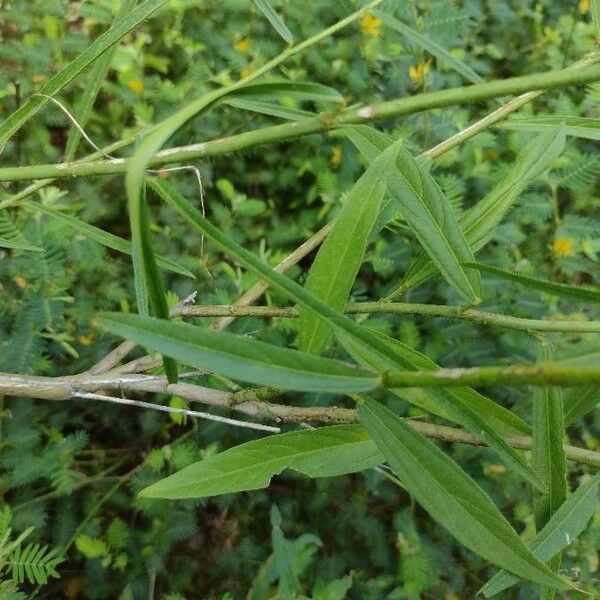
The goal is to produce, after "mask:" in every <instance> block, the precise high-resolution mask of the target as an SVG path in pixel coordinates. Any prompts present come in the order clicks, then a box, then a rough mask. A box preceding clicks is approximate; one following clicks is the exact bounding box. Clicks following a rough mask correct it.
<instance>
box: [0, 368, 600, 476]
mask: <svg viewBox="0 0 600 600" xmlns="http://www.w3.org/2000/svg"><path fill="white" fill-rule="evenodd" d="M102 389H113V390H119V391H130V392H148V393H162V394H175V395H177V396H180V397H182V398H184V399H185V400H188V401H190V402H201V403H202V404H206V405H208V406H213V407H216V408H223V409H228V410H233V411H235V412H239V413H242V414H245V415H247V416H249V417H253V418H259V419H266V420H271V421H275V422H281V421H286V422H291V423H306V422H309V423H310V422H312V423H323V424H343V423H357V422H358V415H357V412H356V411H355V410H353V409H350V408H342V407H337V406H330V407H320V406H315V407H306V406H287V405H283V404H272V403H269V402H266V401H265V400H263V399H261V398H264V397H270V396H274V395H275V394H276V392H275V391H274V390H269V389H268V388H267V389H262V390H242V391H240V392H233V393H232V392H225V391H222V390H215V389H212V388H205V387H202V386H198V385H193V384H189V383H175V384H169V382H168V381H167V380H166V378H164V377H152V376H148V375H132V376H131V375H130V376H122V377H110V376H108V375H104V376H86V377H83V376H81V375H79V376H71V377H35V376H23V375H13V374H10V373H0V395H2V394H4V395H6V396H21V397H28V398H39V399H45V400H67V399H73V398H76V397H77V394H81V393H85V391H86V390H87V391H93V390H102ZM111 401H112V399H111ZM144 404H148V405H149V406H146V408H152V409H157V410H162V409H163V408H165V407H163V406H162V405H157V404H152V403H144ZM157 407H160V408H157ZM211 416H214V415H211ZM407 422H408V423H409V424H410V425H411V427H414V428H415V429H416V430H417V431H419V432H420V433H422V434H423V435H425V436H426V437H429V438H432V439H437V440H440V441H443V442H448V443H461V444H469V445H475V446H486V445H487V444H486V442H485V440H483V439H481V438H479V437H477V436H475V435H472V434H470V433H468V432H466V431H464V430H462V429H458V428H455V427H446V426H443V425H435V424H432V423H424V422H422V421H416V420H413V419H407ZM506 441H507V442H508V443H509V444H510V445H511V446H513V447H515V448H520V449H523V450H529V449H531V438H529V437H524V436H519V437H508V438H506ZM565 452H566V454H567V457H568V458H569V459H570V460H573V461H575V462H578V463H581V464H586V465H590V466H594V467H600V452H593V451H591V450H586V449H584V448H577V447H576V446H570V445H566V446H565Z"/></svg>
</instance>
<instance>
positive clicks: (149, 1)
mask: <svg viewBox="0 0 600 600" xmlns="http://www.w3.org/2000/svg"><path fill="white" fill-rule="evenodd" d="M167 2H168V0H146V2H143V3H142V4H140V6H138V7H137V8H136V9H135V10H133V11H132V12H131V13H130V14H129V15H128V16H127V17H125V18H124V19H121V20H120V21H119V22H118V23H116V24H115V25H114V26H113V27H111V28H110V29H109V30H108V31H105V32H104V33H103V34H102V35H100V36H98V37H97V38H96V39H95V40H94V41H93V42H92V43H91V44H90V45H89V46H88V47H87V48H86V49H85V50H84V51H83V52H82V53H81V54H79V55H78V56H77V58H75V59H73V60H72V61H71V62H70V63H69V64H68V65H66V66H65V67H63V68H62V69H61V70H60V71H59V72H58V73H56V75H54V76H53V77H52V78H51V79H50V80H49V81H48V82H47V83H45V84H44V85H43V86H42V87H41V88H40V90H39V93H40V94H45V95H47V96H54V95H55V94H56V93H58V92H59V91H60V90H61V89H62V88H64V87H65V86H66V85H67V84H68V83H70V82H71V81H72V80H73V79H74V78H75V77H77V75H79V73H81V71H83V70H84V69H85V68H86V67H88V66H89V65H90V64H92V63H93V62H94V61H95V60H96V59H97V58H98V57H100V56H101V55H102V54H103V53H104V52H106V51H107V50H108V49H109V48H111V47H112V46H114V45H115V44H116V43H117V42H119V40H121V39H122V38H123V37H124V36H125V35H127V34H128V33H129V32H130V31H131V30H132V29H134V28H135V27H137V26H138V25H139V24H140V23H142V22H143V21H145V20H146V19H147V18H148V17H150V16H151V15H152V13H154V12H156V11H157V10H158V9H159V8H162V7H163V6H165V5H166V4H167ZM47 101H48V100H47V99H46V98H43V97H40V96H33V97H31V98H28V99H27V100H26V101H25V102H24V103H23V105H22V106H21V107H20V108H19V109H18V110H16V111H15V112H14V113H13V114H12V115H10V116H9V117H8V118H7V119H6V120H5V121H4V122H3V123H2V124H0V147H2V146H3V145H4V144H5V143H6V141H7V140H8V139H9V138H10V137H11V136H12V135H13V134H14V133H15V132H16V131H17V130H18V129H19V128H20V127H21V126H22V125H23V123H25V121H27V120H28V119H29V118H30V117H31V116H32V115H34V114H35V113H36V112H37V111H38V110H39V109H40V108H41V107H42V106H44V104H46V102H47Z"/></svg>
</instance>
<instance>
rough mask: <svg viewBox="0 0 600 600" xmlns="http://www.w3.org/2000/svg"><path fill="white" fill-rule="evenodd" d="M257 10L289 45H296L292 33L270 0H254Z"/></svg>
mask: <svg viewBox="0 0 600 600" xmlns="http://www.w3.org/2000/svg"><path fill="white" fill-rule="evenodd" d="M253 2H254V4H255V5H256V8H258V10H260V12H261V13H262V14H263V15H264V16H265V17H266V18H267V20H268V21H269V23H271V25H273V29H275V31H276V32H277V33H278V34H279V35H280V36H281V37H282V38H283V39H284V40H285V41H286V42H287V43H288V44H293V43H294V36H293V35H292V32H291V31H290V30H289V29H288V28H287V27H286V24H285V23H284V22H283V19H282V18H281V17H280V16H279V15H278V14H277V13H276V12H275V9H274V8H273V7H272V6H271V3H270V2H269V0H253Z"/></svg>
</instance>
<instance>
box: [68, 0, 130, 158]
mask: <svg viewBox="0 0 600 600" xmlns="http://www.w3.org/2000/svg"><path fill="white" fill-rule="evenodd" d="M136 2H137V0H121V5H120V7H119V11H118V12H117V14H116V15H115V19H114V21H113V27H114V26H116V25H118V24H119V22H120V21H122V20H123V19H124V18H125V17H126V16H127V15H128V14H129V13H130V12H131V11H132V9H133V7H134V6H135V4H136ZM115 50H116V45H114V46H113V47H112V48H109V49H108V50H107V51H106V52H105V53H104V54H103V55H102V56H101V57H100V58H99V59H98V60H97V61H96V62H95V63H94V66H93V67H92V69H91V70H90V73H89V75H88V77H87V80H86V84H85V86H84V88H83V93H82V95H81V98H80V100H79V102H78V103H77V107H76V108H75V110H74V111H73V114H74V116H75V118H76V119H77V122H78V123H79V125H81V127H82V128H84V129H85V126H86V124H87V122H88V120H89V118H90V115H91V114H92V110H93V108H94V102H95V101H96V98H97V96H98V93H99V92H100V88H101V87H102V84H103V83H104V79H105V78H106V74H107V73H108V69H109V68H110V63H111V61H112V58H113V56H114V53H115ZM80 139H81V132H80V131H79V129H77V127H72V128H71V130H70V131H69V137H68V138H67V145H66V149H65V162H70V161H71V160H73V157H74V156H75V151H76V150H77V145H78V144H79V140H80Z"/></svg>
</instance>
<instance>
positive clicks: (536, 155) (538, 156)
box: [391, 127, 565, 296]
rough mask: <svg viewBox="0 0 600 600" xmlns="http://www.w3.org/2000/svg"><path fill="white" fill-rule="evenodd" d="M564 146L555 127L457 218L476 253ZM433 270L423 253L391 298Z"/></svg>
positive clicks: (562, 133)
mask: <svg viewBox="0 0 600 600" xmlns="http://www.w3.org/2000/svg"><path fill="white" fill-rule="evenodd" d="M564 145H565V130H564V128H563V127H558V128H556V127H554V128H553V129H552V130H550V131H547V132H546V133H544V134H542V135H540V136H539V137H537V138H535V139H534V140H532V141H531V142H530V143H529V144H527V145H526V146H525V148H524V149H523V150H522V152H521V153H520V154H519V156H518V157H517V160H516V162H515V164H514V165H513V167H512V168H511V170H510V171H509V173H508V175H507V176H506V177H505V178H504V179H503V180H502V181H501V182H500V183H499V184H498V185H497V186H496V187H495V188H494V189H493V190H492V191H491V192H490V193H489V194H487V195H486V196H485V197H484V198H483V200H481V202H478V203H477V204H476V205H475V206H473V208H470V209H469V210H466V211H465V212H464V213H463V214H462V215H461V216H460V219H459V223H460V226H461V228H462V230H463V232H464V234H465V237H466V238H467V241H468V243H469V244H470V245H471V248H472V249H473V252H477V251H479V250H481V248H483V246H485V244H487V242H488V240H489V237H490V235H491V234H492V232H493V231H494V229H495V228H496V227H497V226H498V225H499V224H500V223H501V222H502V220H503V219H504V217H505V216H506V214H507V213H508V211H509V210H510V208H511V207H512V205H513V204H514V202H515V200H516V199H517V198H518V197H519V195H520V194H521V193H522V192H523V191H524V190H525V189H526V188H527V187H528V186H529V185H530V184H531V182H532V181H533V180H535V179H536V178H537V177H539V176H540V175H541V174H542V173H543V172H544V171H545V170H546V169H548V167H550V166H551V165H552V163H553V162H554V161H555V160H556V159H557V158H558V156H560V154H561V152H562V151H563V148H564ZM435 272H436V267H435V265H434V264H433V263H432V261H431V260H430V259H429V257H428V256H427V255H425V254H422V255H421V256H419V257H418V258H417V259H416V260H415V261H414V263H413V264H412V265H411V266H410V267H409V268H408V271H407V272H406V275H405V276H404V279H403V280H402V283H401V285H400V286H399V287H398V289H397V290H395V291H394V292H393V293H392V294H391V296H395V295H397V294H400V293H403V292H405V291H406V290H407V289H409V288H411V287H415V286H416V285H419V284H420V283H422V282H423V281H425V280H426V279H427V278H429V277H431V275H434V274H435Z"/></svg>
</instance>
